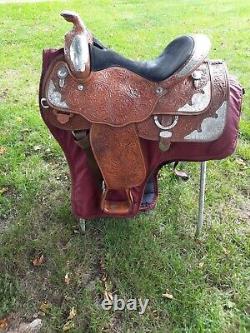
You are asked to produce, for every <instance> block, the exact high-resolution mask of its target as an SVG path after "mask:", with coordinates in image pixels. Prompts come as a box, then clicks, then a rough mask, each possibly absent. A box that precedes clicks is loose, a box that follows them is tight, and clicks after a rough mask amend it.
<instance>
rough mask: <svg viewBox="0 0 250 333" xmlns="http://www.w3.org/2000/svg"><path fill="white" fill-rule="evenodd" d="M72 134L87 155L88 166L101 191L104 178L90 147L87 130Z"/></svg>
mask: <svg viewBox="0 0 250 333" xmlns="http://www.w3.org/2000/svg"><path fill="white" fill-rule="evenodd" d="M72 134H73V136H74V139H75V143H76V144H77V145H78V146H79V147H81V148H82V149H83V150H84V152H85V154H86V155H87V159H88V165H89V167H90V169H91V171H92V172H93V174H94V176H95V178H96V183H97V185H98V188H99V189H100V190H101V189H102V182H103V178H102V174H101V172H100V169H99V167H98V165H97V163H96V160H95V158H94V155H93V152H92V149H91V146H90V141H89V133H88V131H85V130H78V131H72Z"/></svg>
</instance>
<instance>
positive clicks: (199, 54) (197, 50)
mask: <svg viewBox="0 0 250 333" xmlns="http://www.w3.org/2000/svg"><path fill="white" fill-rule="evenodd" d="M190 37H192V38H193V40H194V50H193V54H192V56H191V58H190V59H189V61H188V62H187V64H186V65H185V66H184V67H183V68H182V69H181V70H180V71H179V72H177V73H176V77H177V78H181V77H183V76H187V75H189V74H190V73H192V71H193V70H194V69H195V68H196V67H197V66H198V65H199V64H200V63H201V62H202V61H203V60H204V59H205V58H206V57H207V56H208V54H209V51H210V49H211V42H210V39H209V38H208V37H207V36H206V35H203V34H194V35H190Z"/></svg>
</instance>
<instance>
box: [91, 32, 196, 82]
mask: <svg viewBox="0 0 250 333" xmlns="http://www.w3.org/2000/svg"><path fill="white" fill-rule="evenodd" d="M193 49H194V40H193V38H192V37H190V36H182V37H178V38H176V39H174V40H173V41H172V42H171V43H170V44H168V46H167V47H166V48H165V50H164V51H163V53H162V54H161V55H160V56H159V57H157V58H156V59H153V60H148V61H133V60H130V59H127V58H125V57H123V56H122V55H120V54H118V53H116V52H115V51H113V50H111V49H108V48H106V47H104V46H103V45H102V44H101V43H100V42H99V41H98V40H97V39H94V44H93V45H92V46H91V48H90V55H91V70H92V71H100V70H102V69H105V68H108V67H115V66H119V67H123V68H127V69H128V70H130V71H132V72H134V73H136V74H138V75H140V76H142V77H144V78H146V79H148V80H151V81H163V80H165V79H167V78H168V77H170V76H171V75H172V74H173V73H175V72H176V71H177V70H178V69H179V68H180V67H181V66H182V65H184V63H185V62H186V61H187V60H188V59H189V58H190V57H191V55H192V53H193Z"/></svg>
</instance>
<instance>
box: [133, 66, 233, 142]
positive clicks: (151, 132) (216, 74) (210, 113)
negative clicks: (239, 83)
mask: <svg viewBox="0 0 250 333" xmlns="http://www.w3.org/2000/svg"><path fill="white" fill-rule="evenodd" d="M210 75H211V82H212V85H211V86H212V102H211V103H210V104H209V107H208V108H206V110H205V112H202V113H199V114H197V115H192V114H191V115H185V116H182V115H181V116H179V119H178V122H177V124H176V126H175V127H174V129H173V130H172V137H171V142H185V141H189V140H187V139H185V137H186V136H187V135H188V134H189V133H191V132H192V131H195V130H197V131H201V124H202V122H203V121H204V120H205V119H208V118H214V119H216V117H217V116H218V115H217V111H218V110H219V108H220V107H221V106H222V105H223V103H224V101H227V100H228V98H229V87H228V78H227V71H226V68H225V65H224V64H222V63H221V64H213V63H211V65H210ZM162 101H163V100H161V101H160V102H159V104H160V103H162ZM161 108H163V106H161ZM157 111H158V107H157V108H156V110H155V112H154V113H156V112H157ZM163 111H164V109H163ZM163 111H162V113H163ZM226 112H227V110H226ZM177 114H178V113H177ZM160 120H161V123H162V124H165V125H169V124H171V122H172V121H173V117H172V116H170V115H164V114H162V115H161V116H160ZM225 122H226V118H225V120H224V123H223V125H224V126H225ZM136 126H137V130H138V134H139V136H140V137H142V138H144V139H148V140H154V141H158V140H159V133H160V130H159V128H157V127H156V126H155V123H154V119H153V118H152V117H150V118H148V119H147V120H145V121H143V122H141V123H138V124H136ZM221 131H223V128H221ZM221 134H222V133H221ZM215 139H217V138H214V140H215ZM194 141H197V142H199V141H203V142H204V141H207V142H208V141H210V140H194Z"/></svg>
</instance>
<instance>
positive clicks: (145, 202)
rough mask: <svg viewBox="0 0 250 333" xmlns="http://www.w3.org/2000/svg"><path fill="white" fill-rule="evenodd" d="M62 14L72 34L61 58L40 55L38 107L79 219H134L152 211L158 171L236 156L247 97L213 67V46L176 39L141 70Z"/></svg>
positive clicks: (218, 65)
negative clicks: (66, 170) (60, 154)
mask: <svg viewBox="0 0 250 333" xmlns="http://www.w3.org/2000/svg"><path fill="white" fill-rule="evenodd" d="M61 15H62V16H63V17H64V19H66V20H67V21H69V22H72V23H73V29H72V30H71V31H70V32H69V33H67V34H66V35H65V46H64V49H60V50H45V51H44V62H43V72H42V77H41V84H40V108H41V113H42V117H43V119H44V121H45V122H46V124H47V125H48V127H49V129H50V130H51V132H52V134H53V135H54V136H55V138H56V139H57V140H58V141H59V143H60V144H61V146H62V148H63V150H64V152H65V155H66V157H67V159H68V163H69V166H70V169H71V175H72V203H73V208H74V211H75V214H76V215H77V216H79V217H83V218H89V217H95V216H133V215H135V214H136V213H137V212H138V211H139V210H145V209H148V208H152V207H153V206H154V204H155V198H156V192H157V184H156V177H157V172H158V170H159V169H160V167H161V166H162V165H164V164H166V163H168V162H172V161H180V160H185V161H186V160H187V161H205V160H210V159H221V158H224V157H226V156H228V155H230V154H231V153H232V152H233V151H234V149H235V145H236V139H237V133H238V122H239V117H240V107H241V97H242V89H241V87H240V86H239V85H238V84H237V82H235V81H233V80H230V79H229V77H228V73H227V68H226V65H225V63H224V62H223V61H211V60H209V59H208V58H207V56H208V54H209V50H210V41H209V39H208V37H206V36H205V35H201V34H196V35H187V36H182V37H178V38H176V39H175V40H173V41H172V42H171V43H170V44H169V45H168V46H167V47H166V48H165V50H164V51H163V53H162V54H161V55H160V56H159V57H158V58H156V59H154V60H151V61H143V62H139V61H133V60H129V59H126V58H125V57H123V56H121V55H119V54H118V53H116V52H114V51H113V50H111V49H109V48H106V47H105V46H103V45H102V43H100V42H99V41H98V40H97V39H96V38H95V37H93V36H92V34H91V33H90V32H89V31H88V30H87V28H86V27H85V25H84V24H83V22H82V20H81V19H80V17H79V16H78V15H77V14H75V13H72V12H66V11H65V12H63V13H62V14H61ZM79 147H80V148H79Z"/></svg>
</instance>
